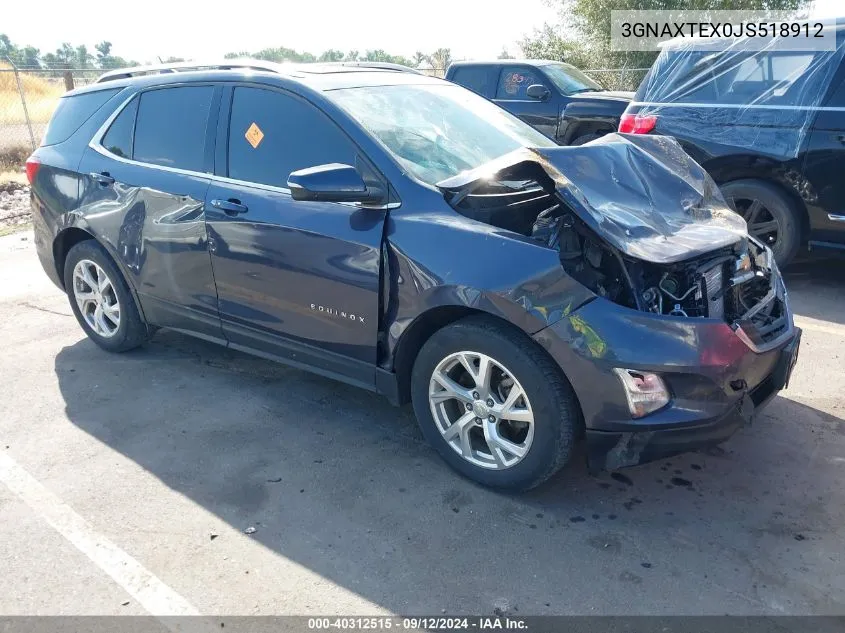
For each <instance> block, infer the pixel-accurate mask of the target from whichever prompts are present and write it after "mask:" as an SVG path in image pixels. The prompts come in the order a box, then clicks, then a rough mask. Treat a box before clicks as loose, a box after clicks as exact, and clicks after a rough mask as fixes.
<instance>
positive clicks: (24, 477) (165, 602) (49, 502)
mask: <svg viewBox="0 0 845 633" xmlns="http://www.w3.org/2000/svg"><path fill="white" fill-rule="evenodd" d="M0 481H2V482H3V483H4V484H6V486H7V487H8V488H9V490H11V491H12V492H13V493H14V494H16V495H17V496H18V497H19V498H20V499H21V501H23V502H24V503H25V504H26V505H28V506H29V507H30V508H31V509H32V510H33V511H34V512H35V513H36V514H37V515H38V516H39V517H41V518H42V519H43V520H44V521H46V522H47V523H48V524H50V525H51V526H52V527H53V529H55V530H56V531H57V532H58V533H59V534H61V535H62V536H64V537H65V538H66V539H67V540H68V541H70V542H71V543H72V544H73V545H74V546H75V547H76V548H77V549H78V550H79V551H80V552H82V553H83V554H85V555H86V556H87V557H88V558H90V559H91V561H93V562H94V564H95V565H97V566H98V567H99V568H100V569H102V570H103V571H104V572H106V573H107V574H108V575H109V576H111V578H112V579H113V580H114V581H115V582H116V583H117V584H119V585H120V586H121V587H123V589H124V590H125V591H126V592H127V593H128V594H129V595H131V596H132V597H133V598H135V600H137V601H138V603H139V604H140V605H141V606H142V607H143V608H144V609H146V610H147V611H149V612H150V613H151V614H153V615H156V616H172V615H199V611H198V610H197V609H196V608H195V607H194V606H193V605H192V604H191V603H189V602H188V601H187V600H185V599H184V598H183V597H182V596H180V595H179V594H178V593H176V592H175V591H173V589H171V588H170V587H168V586H167V585H165V584H164V583H163V582H162V581H161V580H159V579H158V578H157V577H156V576H155V575H154V574H153V573H152V572H150V571H149V570H148V569H146V568H145V567H144V566H143V565H141V563H139V562H138V561H137V560H135V559H134V558H132V557H131V556H130V555H129V554H127V553H126V552H124V551H123V550H122V549H120V548H119V547H118V546H117V545H115V544H114V543H112V542H111V541H110V540H109V539H107V538H106V537H105V536H103V535H102V534H98V533H97V531H96V530H94V528H93V527H92V526H91V525H89V524H88V522H87V521H86V520H85V519H83V518H82V517H81V516H79V515H78V514H77V513H76V512H75V511H74V510H73V508H71V507H70V506H69V505H68V504H66V503H65V502H64V501H62V500H61V499H59V498H58V497H57V496H56V495H54V494H53V493H52V492H50V491H49V490H48V489H47V488H45V487H44V486H43V485H42V484H41V483H39V482H38V481H37V480H36V479H35V478H34V477H33V476H32V475H30V474H29V473H28V472H26V471H25V470H24V469H23V468H22V467H21V466H20V465H19V464H18V463H17V462H16V461H15V460H13V459H12V458H11V457H9V456H8V455H7V454H5V453H0ZM168 628H170V627H168Z"/></svg>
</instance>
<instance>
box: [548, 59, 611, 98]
mask: <svg viewBox="0 0 845 633" xmlns="http://www.w3.org/2000/svg"><path fill="white" fill-rule="evenodd" d="M542 69H543V70H544V71H545V72H546V75H548V77H549V79H551V80H552V83H554V85H555V86H557V89H558V90H560V91H561V92H562V93H563V94H565V95H571V94H573V93H576V92H586V91H587V90H604V88H602V87H601V86H600V85H599V84H597V83H596V82H595V81H594V80H592V79H590V78H589V77H587V75H585V74H584V73H582V72H581V71H580V70H578V69H577V68H575V66H572V65H570V64H544V65H543V66H542Z"/></svg>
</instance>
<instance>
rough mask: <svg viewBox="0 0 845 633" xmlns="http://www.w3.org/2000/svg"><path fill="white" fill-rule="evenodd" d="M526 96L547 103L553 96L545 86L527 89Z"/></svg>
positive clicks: (539, 85)
mask: <svg viewBox="0 0 845 633" xmlns="http://www.w3.org/2000/svg"><path fill="white" fill-rule="evenodd" d="M525 94H527V95H528V96H529V97H531V98H532V99H537V100H538V101H545V100H546V99H548V98H549V96H550V95H551V94H552V93H551V92H549V89H548V88H546V87H545V86H544V85H543V84H531V85H530V86H528V88H526V89H525Z"/></svg>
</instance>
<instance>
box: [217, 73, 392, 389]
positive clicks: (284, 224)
mask: <svg viewBox="0 0 845 633" xmlns="http://www.w3.org/2000/svg"><path fill="white" fill-rule="evenodd" d="M229 90H230V93H231V96H230V94H224V98H223V106H222V108H221V125H224V126H225V124H226V123H227V122H228V123H229V128H228V144H226V143H223V144H222V146H224V147H225V146H226V145H228V151H226V152H223V153H222V154H221V153H218V159H221V156H222V157H223V158H222V160H218V162H224V163H225V165H222V166H221V165H219V164H218V165H217V170H216V171H217V172H218V174H220V175H219V176H218V177H215V178H214V179H213V181H212V183H211V187H210V188H209V191H208V194H207V196H206V222H207V225H208V232H209V240H210V250H211V261H212V268H213V271H214V279H215V282H216V285H217V296H218V304H219V309H220V316H221V319H222V323H223V330H224V334H225V336H226V338H228V339H229V341H230V344H231V345H232V346H234V347H239V346H240V347H248V348H251V349H252V350H258V351H263V352H265V353H266V354H268V355H270V356H281V357H284V358H286V359H288V360H293V361H294V362H296V361H300V362H304V363H305V364H308V365H316V366H317V368H322V369H323V370H324V373H328V374H343V375H344V376H345V377H346V378H347V379H349V378H352V379H357V380H359V381H360V382H362V383H366V384H370V385H371V384H372V380H373V376H374V372H375V363H376V342H377V340H376V339H377V332H378V322H379V272H380V261H381V242H382V232H383V226H384V216H385V213H386V212H385V211H383V210H377V209H364V208H360V207H356V206H354V205H348V204H343V203H334V202H303V201H295V200H293V198H291V196H290V193H289V191H288V189H287V178H288V175H289V174H290V173H291V172H292V171H296V170H298V169H303V168H305V167H312V166H315V165H322V164H326V163H344V164H349V165H356V161H359V160H362V159H361V158H360V157H359V156H358V149H357V147H356V146H355V145H354V144H353V143H352V141H350V140H349V138H348V137H347V136H346V135H345V134H344V133H343V132H342V131H341V130H340V129H339V128H338V127H337V126H336V125H335V123H334V122H333V121H331V120H330V119H329V118H328V117H327V116H326V115H325V114H323V113H322V112H321V111H320V110H319V109H317V108H316V107H315V106H314V105H312V104H311V103H309V102H307V101H305V100H303V99H301V98H299V97H297V96H294V95H293V94H290V93H287V92H283V91H279V90H273V89H269V88H259V87H251V86H239V87H235V88H234V89H229ZM221 137H225V133H223V131H222V130H221V135H220V136H218V139H219V140H218V144H220V139H221Z"/></svg>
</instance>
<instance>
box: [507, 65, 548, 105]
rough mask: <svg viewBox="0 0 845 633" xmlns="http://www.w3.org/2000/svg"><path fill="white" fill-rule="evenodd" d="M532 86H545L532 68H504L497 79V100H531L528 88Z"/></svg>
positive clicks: (538, 74)
mask: <svg viewBox="0 0 845 633" xmlns="http://www.w3.org/2000/svg"><path fill="white" fill-rule="evenodd" d="M534 84H541V85H543V86H545V85H546V82H545V81H543V78H542V77H541V75H540V73H539V72H537V70H535V69H533V68H525V67H522V66H516V67H515V66H505V67H504V68H503V69H502V76H501V77H500V78H499V87H498V88H497V89H496V98H497V99H531V97H529V96H528V92H527V91H528V86H533V85H534Z"/></svg>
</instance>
